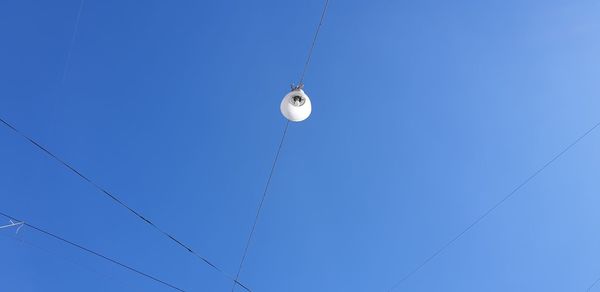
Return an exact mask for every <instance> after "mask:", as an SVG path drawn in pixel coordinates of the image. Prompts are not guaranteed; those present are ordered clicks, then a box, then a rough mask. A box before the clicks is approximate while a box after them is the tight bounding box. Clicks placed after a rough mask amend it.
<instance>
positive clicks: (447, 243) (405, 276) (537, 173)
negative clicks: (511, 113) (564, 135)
mask: <svg viewBox="0 0 600 292" xmlns="http://www.w3.org/2000/svg"><path fill="white" fill-rule="evenodd" d="M598 126H600V122H598V123H596V124H595V125H593V126H592V127H591V128H589V129H588V130H587V131H586V132H585V133H583V134H582V135H580V136H579V137H577V139H575V140H574V141H573V142H571V143H570V144H569V145H568V146H567V147H565V148H564V149H563V150H562V151H560V152H558V153H557V154H556V155H554V156H553V157H552V159H550V160H549V161H548V162H546V163H545V164H544V165H542V167H540V168H538V169H537V170H536V171H535V172H533V173H532V174H531V175H529V176H528V177H527V178H526V179H525V180H524V181H523V182H521V183H520V184H519V185H517V187H515V188H514V189H513V190H512V191H511V192H509V193H508V194H507V195H506V196H504V197H503V198H502V199H500V200H499V201H498V202H496V203H495V204H494V205H493V206H492V207H490V208H489V209H487V210H486V211H485V212H484V213H482V214H481V215H479V217H477V218H476V219H475V220H474V221H473V222H471V224H469V225H468V226H467V227H466V228H464V229H463V230H462V231H461V232H459V233H458V234H456V235H455V236H454V237H453V238H452V239H450V240H449V241H448V242H446V243H445V244H444V245H442V246H441V247H440V248H438V249H437V250H436V251H435V252H434V253H432V254H431V255H430V256H429V257H427V258H426V259H425V260H424V261H423V262H421V263H420V264H419V265H418V266H416V267H415V268H414V269H412V270H411V271H410V272H409V273H408V274H406V275H404V277H402V278H401V279H400V280H399V281H398V282H396V283H395V284H394V285H393V286H392V287H391V288H390V289H389V290H388V291H393V290H395V289H396V288H397V287H398V286H400V285H401V284H402V283H404V282H406V280H408V279H409V278H410V277H412V276H413V275H414V274H416V273H417V272H419V271H420V270H421V269H422V268H423V267H424V266H425V265H427V264H428V263H429V262H430V261H431V260H433V259H434V258H436V257H437V256H438V255H439V254H440V253H442V252H443V251H444V250H446V249H447V248H448V247H450V246H451V245H452V244H453V243H454V242H456V241H457V240H459V239H460V238H461V237H462V236H463V235H464V234H465V233H467V232H469V231H470V230H471V229H472V228H473V227H475V226H476V225H477V224H479V222H481V221H482V220H483V219H484V218H486V217H487V216H488V215H490V214H491V213H492V212H493V211H494V210H496V209H497V208H499V207H500V206H501V205H502V204H504V202H506V201H507V200H508V199H510V198H511V197H512V196H513V195H515V194H516V193H517V192H518V191H519V190H520V189H522V188H523V187H524V186H525V185H527V184H528V183H529V182H530V181H532V180H533V179H534V178H535V177H537V176H538V175H539V174H540V173H541V172H543V171H544V170H545V169H546V168H548V167H549V166H550V165H551V164H552V163H554V162H555V161H556V160H558V159H559V158H560V157H561V156H563V155H564V154H565V153H567V152H568V151H569V150H570V149H571V148H573V147H574V146H575V145H577V144H578V143H579V141H581V140H582V139H583V138H585V137H587V136H588V135H589V134H590V133H591V132H593V131H594V130H595V129H596V128H598ZM599 281H600V279H599Z"/></svg>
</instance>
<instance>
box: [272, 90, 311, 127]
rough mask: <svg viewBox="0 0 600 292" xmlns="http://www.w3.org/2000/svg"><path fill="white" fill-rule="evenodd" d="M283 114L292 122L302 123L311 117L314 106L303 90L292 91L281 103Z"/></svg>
mask: <svg viewBox="0 0 600 292" xmlns="http://www.w3.org/2000/svg"><path fill="white" fill-rule="evenodd" d="M280 109H281V114H282V115H283V116H284V117H285V118H286V119H288V120H290V121H292V122H302V121H304V120H306V119H307V118H308V116H310V113H311V111H312V105H311V104H310V99H309V98H308V95H306V93H304V91H303V90H302V89H295V90H292V91H291V92H290V93H288V94H286V95H285V96H284V97H283V100H282V101H281V106H280Z"/></svg>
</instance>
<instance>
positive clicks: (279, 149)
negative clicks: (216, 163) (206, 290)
mask: <svg viewBox="0 0 600 292" xmlns="http://www.w3.org/2000/svg"><path fill="white" fill-rule="evenodd" d="M289 125H290V121H289V120H287V121H286V123H285V128H284V129H283V134H282V135H281V141H279V147H277V152H276V153H275V159H273V164H272V165H271V171H270V172H269V178H268V179H267V183H266V184H265V189H264V191H263V194H262V198H261V199H260V204H258V209H257V210H256V216H255V217H254V223H253V224H252V229H251V230H250V234H249V235H248V240H247V241H246V247H244V253H243V255H242V259H241V260H240V265H239V267H238V270H237V273H236V274H235V281H237V280H238V279H239V277H240V272H241V271H242V266H243V265H244V261H245V260H246V255H247V254H248V248H249V247H250V241H251V240H252V236H253V235H254V230H255V229H256V223H258V217H259V216H260V211H261V210H262V207H263V203H264V202H265V198H266V197H267V192H268V190H269V185H270V184H271V178H272V177H273V172H275V166H276V165H277V160H279V153H281V148H282V146H283V141H284V140H285V136H286V134H287V130H288V126H289ZM234 290H235V283H234V284H233V286H232V287H231V291H234Z"/></svg>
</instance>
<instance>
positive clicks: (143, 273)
mask: <svg viewBox="0 0 600 292" xmlns="http://www.w3.org/2000/svg"><path fill="white" fill-rule="evenodd" d="M0 215H2V216H4V217H6V218H8V219H11V220H15V221H18V222H22V223H23V225H25V226H28V227H30V228H31V229H33V230H36V231H38V232H40V233H43V234H45V235H47V236H50V237H52V238H54V239H57V240H59V241H61V242H63V243H66V244H68V245H71V246H73V247H76V248H78V249H80V250H83V251H85V252H87V253H89V254H92V255H94V256H96V257H99V258H102V259H104V260H106V261H109V262H111V263H113V264H115V265H118V266H120V267H122V268H125V269H127V270H129V271H131V272H134V273H136V274H138V275H141V276H143V277H146V278H148V279H150V280H152V281H154V282H157V283H160V284H163V285H165V286H167V287H169V288H171V289H174V290H177V291H181V292H185V290H183V289H181V288H179V287H177V286H175V285H173V284H170V283H169V282H166V281H163V280H161V279H158V278H156V277H154V276H152V275H150V274H147V273H145V272H142V271H140V270H138V269H136V268H133V267H131V266H129V265H126V264H124V263H122V262H120V261H118V260H115V259H113V258H110V257H108V256H105V255H103V254H101V253H99V252H97V251H94V250H91V249H89V248H87V247H84V246H83V245H81V244H78V243H75V242H73V241H70V240H68V239H65V238H64V237H61V236H59V235H56V234H54V233H52V232H50V231H46V230H44V229H42V228H40V227H37V226H35V225H32V224H31V223H29V222H27V221H23V220H19V219H17V218H15V217H13V216H11V215H8V214H6V213H4V212H0Z"/></svg>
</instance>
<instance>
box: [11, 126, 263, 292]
mask: <svg viewBox="0 0 600 292" xmlns="http://www.w3.org/2000/svg"><path fill="white" fill-rule="evenodd" d="M0 122H1V123H2V124H3V125H5V126H6V127H8V128H9V129H11V130H12V131H13V132H15V133H16V134H18V135H19V136H21V137H22V138H23V139H25V140H27V141H29V142H30V143H31V144H33V145H34V146H36V147H37V148H38V149H40V150H41V151H43V152H44V153H46V154H47V155H48V156H50V157H52V158H53V159H54V160H56V161H57V162H59V163H60V164H62V165H63V166H64V167H66V168H67V169H69V170H70V171H71V172H73V173H74V174H76V175H77V176H79V177H80V178H81V179H83V180H84V181H86V182H88V183H89V184H90V185H92V186H93V187H94V188H96V189H97V190H99V191H100V192H101V193H103V194H104V195H106V196H108V197H109V198H110V199H112V200H113V201H114V202H115V203H117V204H118V205H120V206H122V207H123V208H125V209H127V210H128V211H129V212H131V213H132V214H134V215H135V216H136V217H138V218H139V219H141V220H142V221H143V222H145V223H147V224H148V225H150V226H151V227H152V228H154V229H155V230H157V231H158V232H159V233H161V234H162V235H164V236H165V237H167V238H169V239H170V240H171V241H173V242H175V243H176V244H177V245H178V246H180V247H182V248H183V249H185V250H186V251H187V252H189V253H191V254H192V255H194V256H195V257H197V258H198V259H200V260H202V261H203V262H204V263H206V264H207V265H209V266H210V267H212V268H213V269H214V270H216V271H218V272H219V273H221V274H222V275H223V276H225V277H226V278H228V279H229V280H232V281H233V282H234V285H239V286H240V287H242V288H243V289H244V290H246V291H251V290H250V289H249V288H248V287H246V286H245V285H244V284H242V283H240V282H239V281H237V279H234V278H233V277H232V276H231V275H229V274H228V273H226V272H225V271H224V270H222V269H221V268H219V267H218V266H217V265H215V264H213V263H212V262H211V261H209V260H208V259H207V258H206V257H203V256H201V255H200V254H198V253H197V252H196V251H194V250H193V249H192V248H191V247H189V246H188V245H186V244H184V243H183V242H181V241H180V240H178V239H177V238H175V237H174V236H173V235H171V234H170V233H168V232H167V231H165V230H164V229H162V228H160V227H159V226H158V225H156V224H154V222H152V221H150V219H148V218H146V217H145V216H143V215H142V214H141V213H140V212H138V211H136V210H135V209H133V208H131V207H130V206H129V205H127V204H125V203H124V202H123V201H122V200H121V199H119V198H118V197H117V196H116V195H114V194H113V193H111V192H109V191H108V190H106V189H105V188H103V187H102V186H100V185H99V184H97V183H96V182H95V181H93V180H92V179H90V178H89V177H87V176H86V175H84V174H83V173H82V172H81V171H79V170H77V169H76V168H75V167H73V166H72V165H71V164H69V163H67V162H66V161H65V160H63V159H61V158H60V157H58V156H57V155H55V154H54V153H52V152H51V151H50V150H48V149H47V148H45V147H44V146H42V145H41V144H40V143H38V142H37V141H35V140H33V139H32V138H30V137H29V136H27V135H25V134H24V133H23V132H21V131H20V130H19V129H17V128H16V127H14V126H13V125H12V124H10V123H8V122H7V121H6V120H5V119H3V118H1V117H0Z"/></svg>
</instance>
